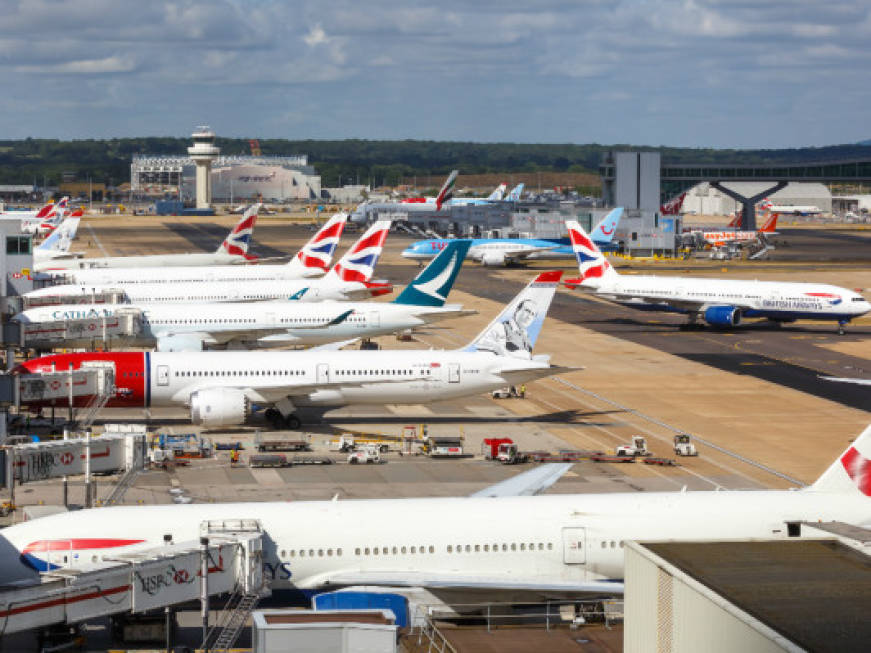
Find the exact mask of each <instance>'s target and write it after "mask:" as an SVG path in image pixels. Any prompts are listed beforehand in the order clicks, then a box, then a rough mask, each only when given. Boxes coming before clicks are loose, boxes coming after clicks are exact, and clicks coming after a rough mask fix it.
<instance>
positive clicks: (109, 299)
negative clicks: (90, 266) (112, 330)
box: [16, 288, 128, 313]
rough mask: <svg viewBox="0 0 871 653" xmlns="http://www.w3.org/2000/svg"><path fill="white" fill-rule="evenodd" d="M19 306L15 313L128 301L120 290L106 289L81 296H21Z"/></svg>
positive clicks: (84, 293)
mask: <svg viewBox="0 0 871 653" xmlns="http://www.w3.org/2000/svg"><path fill="white" fill-rule="evenodd" d="M20 299H21V306H18V307H16V309H17V310H16V312H18V313H20V312H21V311H26V310H27V309H28V308H39V307H40V306H57V305H58V304H122V303H124V302H126V301H128V298H127V293H126V292H124V290H123V289H121V288H107V289H105V290H99V291H97V290H93V291H91V292H83V293H82V294H81V295H43V296H41V297H30V296H24V295H22V296H21V298H20Z"/></svg>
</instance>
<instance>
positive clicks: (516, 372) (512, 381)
mask: <svg viewBox="0 0 871 653" xmlns="http://www.w3.org/2000/svg"><path fill="white" fill-rule="evenodd" d="M582 369H584V368H583V367H568V366H565V365H550V366H548V367H541V368H538V369H530V368H528V367H521V368H517V369H511V368H506V367H503V368H502V369H501V370H499V372H498V374H499V376H501V377H502V378H503V379H505V384H506V385H519V384H520V383H528V382H529V381H533V380H535V379H543V378H545V377H548V376H554V375H556V374H568V373H569V372H577V371H579V370H582Z"/></svg>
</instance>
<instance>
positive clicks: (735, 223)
mask: <svg viewBox="0 0 871 653" xmlns="http://www.w3.org/2000/svg"><path fill="white" fill-rule="evenodd" d="M726 226H727V227H729V228H730V229H737V228H739V227H740V226H741V214H740V213H737V212H736V213H735V216H734V217H733V218H732V219H731V220H729V224H727V225H726Z"/></svg>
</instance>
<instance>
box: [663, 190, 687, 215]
mask: <svg viewBox="0 0 871 653" xmlns="http://www.w3.org/2000/svg"><path fill="white" fill-rule="evenodd" d="M686 196H687V194H686V193H681V194H680V195H677V196H676V197H673V198H671V199H670V200H668V201H667V202H666V203H665V204H663V205H661V206H660V207H659V213H660V214H661V215H680V213H681V209H682V208H683V201H684V200H685V199H686Z"/></svg>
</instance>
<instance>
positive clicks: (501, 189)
mask: <svg viewBox="0 0 871 653" xmlns="http://www.w3.org/2000/svg"><path fill="white" fill-rule="evenodd" d="M506 188H508V184H499V185H498V186H497V187H496V190H494V191H493V192H492V193H490V194H489V195H488V196H487V199H488V200H490V201H491V202H498V201H500V200H501V199H502V198H503V197H504V196H505V189H506Z"/></svg>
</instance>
